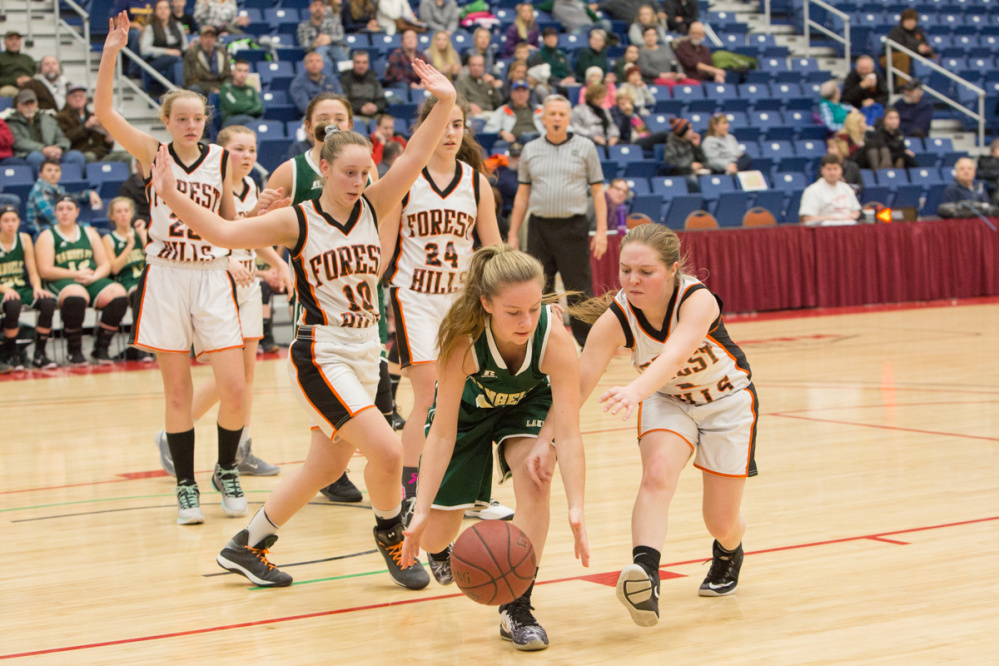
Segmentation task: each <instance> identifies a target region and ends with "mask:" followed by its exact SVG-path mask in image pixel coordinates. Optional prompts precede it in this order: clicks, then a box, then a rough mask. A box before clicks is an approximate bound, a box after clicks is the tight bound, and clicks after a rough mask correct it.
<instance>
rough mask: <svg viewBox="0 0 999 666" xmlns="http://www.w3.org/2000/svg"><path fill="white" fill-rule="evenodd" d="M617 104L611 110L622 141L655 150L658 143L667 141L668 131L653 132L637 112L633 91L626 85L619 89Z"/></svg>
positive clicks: (644, 148) (643, 148)
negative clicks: (626, 87)
mask: <svg viewBox="0 0 999 666" xmlns="http://www.w3.org/2000/svg"><path fill="white" fill-rule="evenodd" d="M616 101H617V104H616V105H615V106H614V108H613V109H611V110H610V114H611V118H612V119H613V120H614V124H615V125H617V130H618V134H619V135H620V137H621V139H620V143H633V144H637V145H639V146H641V147H642V150H653V147H654V146H655V145H657V144H661V143H665V142H666V139H667V137H668V136H669V133H668V132H656V133H654V134H653V133H652V132H651V131H650V130H649V127H648V125H646V124H645V120H644V119H642V117H641V116H640V115H638V114H637V113H635V100H634V98H632V96H631V92H629V90H627V89H625V88H624V86H622V87H621V89H620V90H618V93H617V100H616Z"/></svg>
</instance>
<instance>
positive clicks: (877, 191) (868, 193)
mask: <svg viewBox="0 0 999 666" xmlns="http://www.w3.org/2000/svg"><path fill="white" fill-rule="evenodd" d="M894 199H895V195H894V194H893V193H892V191H891V190H890V189H889V188H887V187H881V186H880V185H875V186H874V187H864V191H863V192H861V193H860V203H862V204H869V203H880V204H884V205H885V206H891V205H892V203H893V201H894Z"/></svg>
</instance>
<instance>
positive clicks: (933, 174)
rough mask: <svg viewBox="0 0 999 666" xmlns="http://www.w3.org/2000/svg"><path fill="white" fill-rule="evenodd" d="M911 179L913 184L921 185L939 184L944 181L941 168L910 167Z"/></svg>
mask: <svg viewBox="0 0 999 666" xmlns="http://www.w3.org/2000/svg"><path fill="white" fill-rule="evenodd" d="M909 179H910V180H911V181H912V183H913V185H921V186H923V187H931V186H933V185H939V184H941V183H943V182H944V181H943V180H942V179H941V178H940V170H939V169H930V168H924V167H919V168H916V169H909Z"/></svg>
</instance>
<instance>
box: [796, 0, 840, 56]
mask: <svg viewBox="0 0 999 666" xmlns="http://www.w3.org/2000/svg"><path fill="white" fill-rule="evenodd" d="M810 4H815V5H817V6H819V7H821V8H822V9H824V10H826V11H827V12H829V13H830V14H832V15H834V16H838V17H839V18H841V19H842V20H843V35H842V36H840V35H837V34H836V33H835V32H833V31H832V30H829V29H828V28H826V27H825V26H824V25H822V24H821V23H816V22H815V21H813V20H812V19H811V18H809V13H810V9H809V5H810ZM804 12H805V49H806V50H807V53H809V54H811V48H812V28H815V29H816V30H818V31H819V32H821V33H822V34H823V35H825V36H827V37H829V38H831V39H833V40H835V41H837V42H839V43H840V44H842V45H843V55H844V57H845V58H846V62H847V63H849V62H850V15H849V14H847V13H846V12H843V11H840V10H838V9H836V8H835V7H833V6H832V5H830V4H828V3H826V2H823V0H805V2H804Z"/></svg>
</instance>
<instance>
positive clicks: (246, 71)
mask: <svg viewBox="0 0 999 666" xmlns="http://www.w3.org/2000/svg"><path fill="white" fill-rule="evenodd" d="M249 76H250V63H248V62H247V61H245V60H237V61H236V62H234V63H233V64H232V80H230V81H226V82H225V83H223V84H222V87H221V88H219V111H220V112H221V115H222V127H228V126H229V125H249V124H250V123H252V122H253V121H254V120H259V119H260V118H261V117H263V115H264V102H263V100H261V99H260V95H258V94H257V89H256V88H254V87H253V86H251V85H250V84H248V83H247V82H246V80H247V78H248V77H249Z"/></svg>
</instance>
